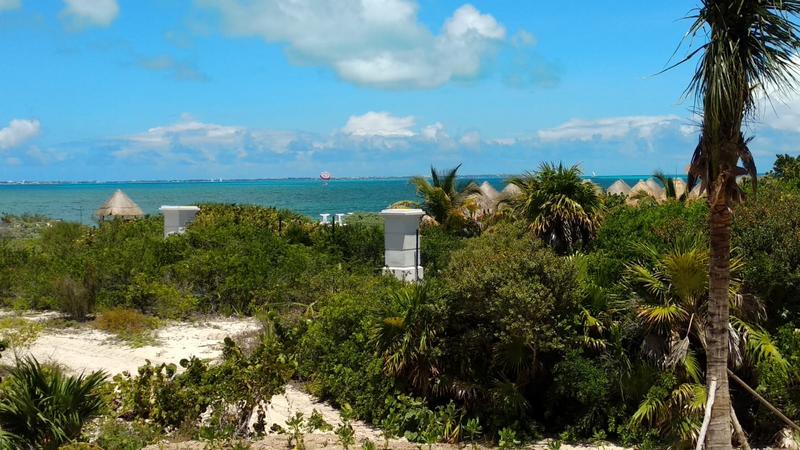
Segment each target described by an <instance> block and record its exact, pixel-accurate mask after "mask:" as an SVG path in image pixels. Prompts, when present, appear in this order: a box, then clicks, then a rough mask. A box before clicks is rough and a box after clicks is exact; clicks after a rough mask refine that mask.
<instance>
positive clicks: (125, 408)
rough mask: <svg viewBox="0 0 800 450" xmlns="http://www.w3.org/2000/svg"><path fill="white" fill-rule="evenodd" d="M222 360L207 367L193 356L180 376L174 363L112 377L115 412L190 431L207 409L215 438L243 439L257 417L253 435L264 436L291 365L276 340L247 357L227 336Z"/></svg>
mask: <svg viewBox="0 0 800 450" xmlns="http://www.w3.org/2000/svg"><path fill="white" fill-rule="evenodd" d="M224 345H225V346H224V348H223V353H222V361H221V362H220V363H219V364H216V365H209V364H207V363H206V362H203V361H201V360H199V359H197V358H191V359H189V360H186V359H184V360H181V362H180V363H181V366H182V367H183V368H184V369H185V370H184V372H182V373H180V374H178V373H177V367H176V366H175V365H174V364H169V365H167V364H161V365H158V366H153V365H151V364H150V363H149V362H148V364H147V365H145V366H142V367H140V368H139V371H138V375H135V376H134V375H131V374H129V373H127V372H125V373H123V374H121V375H118V376H116V377H114V381H115V383H116V387H117V399H116V402H115V405H116V408H117V409H116V414H117V415H119V416H121V417H126V418H137V419H144V420H150V421H153V422H154V423H157V424H159V425H161V426H164V427H166V426H171V427H180V426H183V427H194V426H196V425H197V423H198V419H199V417H200V415H201V414H203V413H204V412H205V411H206V410H209V411H210V413H211V415H210V419H209V420H208V423H209V424H212V425H213V427H214V429H213V434H214V435H222V436H231V435H242V434H244V433H246V432H247V431H248V429H249V427H248V424H249V423H250V419H251V417H252V416H253V415H254V414H257V419H256V423H255V425H254V427H255V431H257V432H264V431H265V430H264V426H265V424H264V420H265V417H266V410H265V409H264V408H265V405H266V404H268V403H269V401H270V399H271V398H272V397H273V396H274V395H276V394H279V393H281V392H283V388H284V385H285V384H286V382H287V381H288V380H289V379H290V378H291V376H292V375H293V373H294V367H295V364H294V362H293V361H292V360H291V359H290V358H288V357H287V355H286V354H285V353H284V352H283V346H282V344H281V343H280V342H278V341H277V339H275V338H274V336H270V335H267V336H264V338H263V340H262V342H261V344H260V345H259V346H258V347H257V348H256V349H255V350H254V351H253V352H252V353H251V354H248V355H245V354H244V352H242V350H241V349H240V348H239V347H238V346H237V345H236V344H235V343H234V342H233V341H232V340H231V339H230V338H226V339H225V342H224Z"/></svg>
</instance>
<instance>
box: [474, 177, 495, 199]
mask: <svg viewBox="0 0 800 450" xmlns="http://www.w3.org/2000/svg"><path fill="white" fill-rule="evenodd" d="M478 189H480V191H481V194H482V195H483V196H484V197H489V198H491V199H495V198H497V197H499V196H500V193H499V192H497V190H496V189H495V188H494V187H493V186H492V185H491V184H489V182H488V181H484V182H483V183H481V186H480V187H479V188H478Z"/></svg>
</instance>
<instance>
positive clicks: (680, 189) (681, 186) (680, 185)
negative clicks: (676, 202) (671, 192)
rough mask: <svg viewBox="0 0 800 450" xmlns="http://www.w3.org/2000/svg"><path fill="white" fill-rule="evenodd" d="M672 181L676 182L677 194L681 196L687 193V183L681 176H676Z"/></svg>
mask: <svg viewBox="0 0 800 450" xmlns="http://www.w3.org/2000/svg"><path fill="white" fill-rule="evenodd" d="M672 182H673V183H674V184H675V196H676V197H678V198H681V196H682V195H683V194H685V193H686V183H685V182H684V181H683V180H681V179H680V178H675V179H674V180H672Z"/></svg>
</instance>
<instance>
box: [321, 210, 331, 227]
mask: <svg viewBox="0 0 800 450" xmlns="http://www.w3.org/2000/svg"><path fill="white" fill-rule="evenodd" d="M330 216H331V215H330V214H325V213H323V214H320V215H319V224H320V225H328V224H330V222H329V221H328V218H329V217H330Z"/></svg>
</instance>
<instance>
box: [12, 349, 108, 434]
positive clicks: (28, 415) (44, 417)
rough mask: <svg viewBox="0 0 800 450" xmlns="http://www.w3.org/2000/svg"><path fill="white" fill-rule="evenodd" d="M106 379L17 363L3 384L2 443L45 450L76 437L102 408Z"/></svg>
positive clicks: (97, 374)
mask: <svg viewBox="0 0 800 450" xmlns="http://www.w3.org/2000/svg"><path fill="white" fill-rule="evenodd" d="M105 379H106V375H105V373H103V372H92V373H91V374H89V375H86V376H84V375H79V376H67V375H64V374H63V373H62V372H61V370H60V369H58V368H51V367H42V366H41V365H39V363H38V362H37V361H36V360H35V359H33V358H25V359H19V360H17V362H16V366H15V367H13V368H12V369H11V370H10V371H9V374H8V377H7V379H5V380H4V381H3V382H4V390H3V395H2V397H0V430H2V432H0V443H2V442H3V440H4V439H5V440H11V441H12V442H18V443H24V444H25V445H24V446H27V447H30V448H43V449H46V450H48V449H57V448H59V446H61V445H62V444H65V443H67V442H69V441H71V440H73V439H76V438H78V437H80V434H81V429H82V428H83V424H84V423H86V422H87V421H88V420H89V419H91V418H93V417H96V416H98V415H99V414H100V412H101V411H102V409H103V407H104V400H103V397H102V396H101V394H100V392H99V389H100V387H101V386H102V385H103V383H104V382H105ZM4 434H5V435H4Z"/></svg>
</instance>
